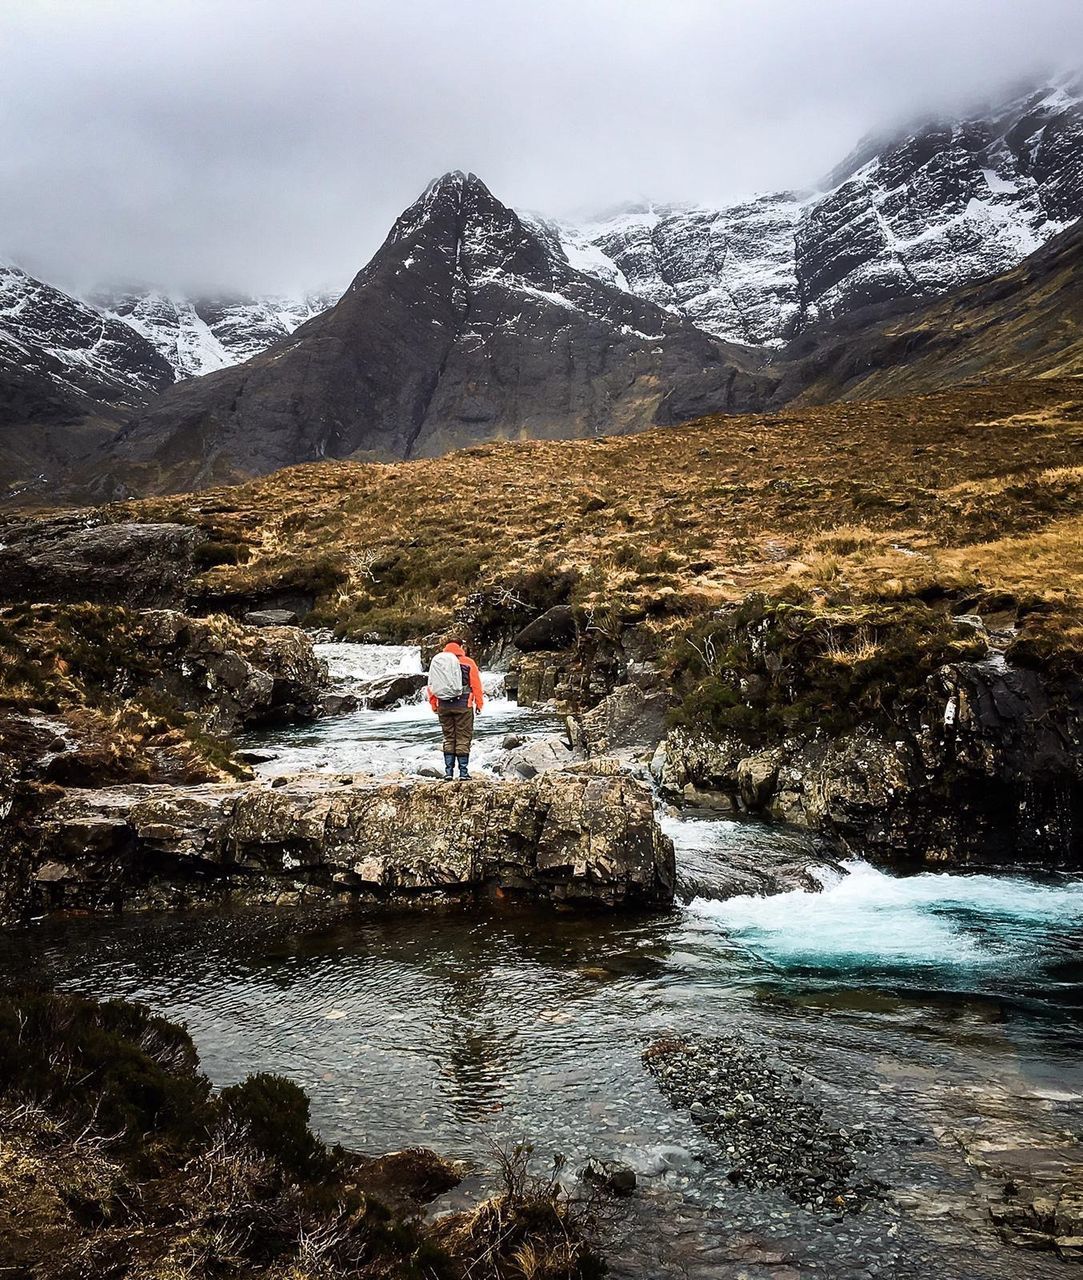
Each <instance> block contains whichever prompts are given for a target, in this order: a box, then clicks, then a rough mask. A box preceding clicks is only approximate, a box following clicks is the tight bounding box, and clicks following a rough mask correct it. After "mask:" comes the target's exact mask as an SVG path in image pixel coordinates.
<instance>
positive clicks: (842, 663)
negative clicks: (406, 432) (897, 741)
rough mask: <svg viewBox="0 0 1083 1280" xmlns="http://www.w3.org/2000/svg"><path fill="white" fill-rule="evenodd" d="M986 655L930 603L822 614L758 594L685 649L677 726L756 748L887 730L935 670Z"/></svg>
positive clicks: (681, 649)
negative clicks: (862, 726)
mask: <svg viewBox="0 0 1083 1280" xmlns="http://www.w3.org/2000/svg"><path fill="white" fill-rule="evenodd" d="M984 652H985V644H984V641H982V640H981V639H980V638H979V637H978V636H977V635H976V634H974V633H972V632H964V631H961V630H960V629H959V628H958V627H956V626H954V625H953V624H952V622H951V621H950V619H949V618H947V617H946V616H945V615H944V614H943V613H940V612H938V611H936V610H934V609H931V608H929V607H928V606H926V605H920V604H918V605H898V606H886V605H879V606H870V607H867V608H862V609H854V610H850V611H847V612H843V611H839V612H837V613H834V614H821V613H817V612H815V611H813V610H812V609H810V608H809V607H807V606H805V605H801V604H796V603H792V602H790V601H787V600H780V599H770V600H769V599H767V598H766V597H764V596H762V595H760V594H754V595H751V596H749V597H748V598H747V599H745V600H744V601H742V602H741V604H739V605H737V606H736V607H735V608H733V609H731V610H730V611H729V612H727V613H726V614H724V615H723V616H722V617H720V618H714V619H710V620H708V621H706V622H703V623H700V624H699V625H698V626H697V627H695V628H694V629H693V630H692V631H691V632H687V633H685V635H684V636H683V637H682V638H681V639H680V640H679V641H678V642H677V647H676V649H675V650H674V651H673V652H672V654H671V662H672V665H673V672H674V676H673V679H674V685H675V687H676V689H677V691H678V692H679V693H680V694H681V697H682V702H681V705H680V706H679V707H678V708H677V711H676V712H675V715H674V720H675V722H676V723H678V724H683V725H686V726H689V727H695V728H706V729H709V730H713V731H714V732H716V733H736V734H738V735H739V736H741V737H743V738H745V739H747V740H749V741H751V742H753V743H757V744H758V743H761V742H762V741H764V740H765V739H770V738H774V737H778V736H780V735H782V734H785V733H787V732H790V731H793V730H810V729H816V728H822V729H824V730H826V731H827V732H830V733H842V732H845V731H847V730H848V729H850V728H853V727H854V726H855V725H857V724H859V723H862V722H865V721H872V722H876V723H882V724H886V723H888V722H890V721H891V719H892V718H893V717H894V716H896V715H897V714H899V713H900V710H901V708H902V707H903V706H904V705H905V704H906V703H907V702H908V700H909V699H911V698H913V697H914V696H916V695H918V694H919V693H920V690H921V687H922V685H923V684H924V681H925V679H926V678H927V677H928V676H929V675H930V674H931V673H932V672H933V671H934V670H936V668H937V667H940V666H942V665H943V664H944V663H946V662H951V661H956V660H962V659H968V658H976V657H980V656H982V655H983V654H984Z"/></svg>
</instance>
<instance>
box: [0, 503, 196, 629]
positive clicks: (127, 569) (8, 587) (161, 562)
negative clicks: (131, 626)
mask: <svg viewBox="0 0 1083 1280" xmlns="http://www.w3.org/2000/svg"><path fill="white" fill-rule="evenodd" d="M200 537H201V535H200V532H199V530H198V529H195V528H193V527H192V526H190V525H183V524H140V523H136V522H134V521H125V522H121V523H116V524H100V523H94V522H93V521H90V520H87V519H84V518H80V517H78V516H60V517H57V518H55V519H51V520H34V521H12V522H10V523H8V524H6V525H4V526H3V527H2V529H0V603H9V602H10V603H15V602H18V603H23V602H37V601H43V602H44V601H48V602H49V603H59V604H74V603H82V602H84V601H85V602H89V603H94V604H126V605H131V606H133V607H135V608H145V607H148V606H155V605H173V604H178V603H180V602H182V601H183V600H184V599H185V597H186V596H187V594H188V584H189V581H190V579H191V578H192V576H193V574H194V573H195V572H196V570H195V551H196V547H197V546H198V544H199V542H200Z"/></svg>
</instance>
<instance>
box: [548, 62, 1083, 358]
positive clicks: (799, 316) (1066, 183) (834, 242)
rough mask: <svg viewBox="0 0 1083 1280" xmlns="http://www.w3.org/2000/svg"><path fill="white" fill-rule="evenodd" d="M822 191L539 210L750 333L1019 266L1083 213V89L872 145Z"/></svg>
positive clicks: (558, 233)
mask: <svg viewBox="0 0 1083 1280" xmlns="http://www.w3.org/2000/svg"><path fill="white" fill-rule="evenodd" d="M824 186H825V189H824V190H822V191H818V192H814V193H810V194H805V195H797V194H794V193H788V192H784V193H780V194H776V195H766V196H761V197H759V198H755V199H751V200H744V201H739V202H736V203H734V204H731V205H727V206H725V207H723V208H721V209H706V208H701V207H696V206H688V205H677V204H668V205H646V206H644V205H640V206H629V207H627V208H624V209H621V210H619V211H617V212H616V213H613V214H608V215H606V216H604V217H601V218H598V219H595V220H592V221H589V222H586V223H581V224H578V225H572V224H569V223H565V222H553V221H546V220H544V219H539V218H537V217H536V216H535V217H534V219H533V222H534V225H535V226H536V227H540V228H542V229H543V230H544V231H545V232H546V233H547V234H548V236H549V238H550V239H551V240H552V241H555V242H558V243H559V244H560V246H561V247H562V248H563V251H564V254H565V256H566V257H567V259H568V261H569V262H570V263H572V264H573V265H574V266H575V267H576V268H577V269H578V270H581V271H585V272H588V273H590V274H592V275H594V276H596V277H597V278H598V279H600V280H604V281H606V282H607V283H611V284H616V285H617V286H618V287H621V288H627V289H630V290H631V291H632V292H633V293H635V294H637V295H638V296H640V297H643V298H646V299H648V300H650V301H652V302H655V303H657V304H659V305H660V306H663V307H666V308H667V309H669V310H671V311H675V312H678V313H680V314H682V315H684V316H686V317H688V318H689V319H690V320H692V321H693V322H694V323H695V324H697V325H698V326H699V327H701V328H703V329H706V330H707V331H708V332H709V333H713V334H716V335H718V336H719V337H723V338H727V339H730V340H732V341H735V342H746V343H751V344H755V345H759V344H765V345H780V344H781V343H782V342H784V341H785V340H786V339H787V338H788V337H790V336H792V334H793V333H794V332H796V331H797V330H799V329H800V328H802V327H804V326H805V325H807V324H809V323H810V322H812V321H815V320H817V319H822V318H831V317H833V316H837V315H839V314H841V313H843V312H846V311H849V310H852V309H854V308H856V307H859V306H863V305H866V304H868V303H875V302H884V301H888V300H891V299H893V298H899V297H914V298H918V297H928V296H935V295H936V294H939V293H943V292H946V291H947V290H949V289H952V288H955V287H956V286H957V285H960V284H963V283H965V282H966V281H968V280H972V279H976V278H980V277H983V276H988V275H993V274H996V273H998V272H1001V271H1007V270H1010V269H1011V268H1012V267H1014V266H1016V265H1017V264H1018V263H1019V262H1021V261H1022V259H1023V258H1025V257H1026V256H1027V255H1028V254H1030V253H1033V252H1034V251H1035V250H1036V249H1038V248H1039V247H1040V246H1041V245H1043V244H1044V243H1045V242H1046V241H1047V240H1049V239H1050V238H1051V237H1052V236H1054V235H1056V234H1057V233H1058V232H1060V231H1062V230H1064V228H1065V227H1067V226H1069V225H1070V224H1071V223H1072V222H1074V221H1075V220H1076V219H1077V218H1079V217H1080V215H1081V214H1083V85H1081V82H1080V80H1079V79H1078V78H1076V79H1067V80H1065V81H1064V82H1062V83H1061V84H1059V85H1054V86H1052V87H1049V88H1045V89H1041V90H1038V91H1035V92H1030V93H1025V94H1021V95H1019V96H1018V97H1016V98H1014V99H1012V100H1011V101H1009V102H1007V103H1004V104H1001V105H1000V106H999V107H997V108H994V109H990V110H988V111H984V112H982V113H981V114H979V115H977V116H975V117H973V118H969V119H967V120H963V121H954V122H947V123H943V122H933V123H927V124H923V125H921V126H920V127H917V128H914V129H911V130H908V131H905V132H904V133H903V134H901V135H899V136H896V137H895V138H892V139H889V140H875V139H866V140H864V141H863V142H862V143H860V144H859V145H858V147H857V148H856V149H855V151H854V152H853V153H852V154H851V155H850V156H849V157H847V159H846V160H845V161H844V162H843V163H842V165H840V166H839V168H838V169H836V170H835V171H834V173H833V174H831V175H830V177H829V178H828V180H827V181H826V182H825V184H824Z"/></svg>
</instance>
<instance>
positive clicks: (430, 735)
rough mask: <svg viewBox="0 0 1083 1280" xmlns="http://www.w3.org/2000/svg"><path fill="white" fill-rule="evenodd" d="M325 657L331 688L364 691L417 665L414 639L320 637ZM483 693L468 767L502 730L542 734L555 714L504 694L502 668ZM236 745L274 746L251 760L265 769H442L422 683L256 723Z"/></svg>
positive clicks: (479, 761)
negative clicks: (385, 698)
mask: <svg viewBox="0 0 1083 1280" xmlns="http://www.w3.org/2000/svg"><path fill="white" fill-rule="evenodd" d="M315 648H316V652H317V654H318V655H319V657H321V658H323V659H324V661H326V663H327V666H328V672H329V676H330V683H331V689H332V691H333V692H335V693H338V694H351V695H353V696H355V697H362V698H363V697H364V696H365V695H366V693H368V692H369V691H370V690H371V689H372V687H373V685H374V684H375V685H379V684H381V683H390V682H391V681H392V680H394V679H396V678H398V677H401V676H410V675H418V674H420V673H422V671H423V670H424V668H423V666H422V662H421V650H420V649H419V648H417V647H416V646H413V645H377V644H356V643H352V642H336V643H321V644H317V645H316V646H315ZM481 679H482V685H483V686H484V689H485V695H486V701H485V707H484V710H483V711H482V712H481V714H480V715H479V716H478V717H477V719H476V721H475V726H474V749H473V751H472V752H471V758H472V761H473V765H474V769H475V772H481V773H484V772H485V769H486V764H487V762H488V761H489V760H490V759H491V758H492V757H493V756H494V755H495V754H496V753H497V752H499V751H500V750H501V749H502V744H503V741H504V739H505V738H506V737H507V735H508V734H515V735H516V736H519V737H523V738H529V737H544V736H545V735H546V734H549V733H552V732H553V728H554V724H555V723H556V721H555V718H554V717H552V716H550V715H548V714H546V712H544V711H542V710H537V709H534V708H530V707H520V706H518V704H517V703H514V702H512V701H510V700H509V699H508V698H507V697H505V696H504V679H505V673H504V672H502V671H483V672H482V673H481ZM241 745H242V746H243V747H245V748H247V749H250V750H253V749H254V750H257V751H260V752H266V753H268V754H273V756H274V759H272V760H268V761H266V762H265V763H263V764H260V765H258V766H257V768H258V771H259V772H260V773H262V774H264V775H266V776H268V777H273V776H276V775H280V774H288V773H308V772H315V773H369V774H372V775H373V776H376V777H383V776H387V775H394V774H406V775H417V774H418V773H419V772H420V771H421V770H423V769H432V770H437V771H439V772H442V761H443V758H442V755H441V752H440V726H439V723H438V722H437V719H436V716H435V715H434V714H433V712H432V709H431V707H430V706H429V704H428V700H427V699H426V696H425V691H424V689H422V690H420V691H419V692H417V693H416V694H411V696H410V697H409V698H407V699H405V700H404V701H402V702H399V703H398V704H397V705H396V706H393V707H389V708H387V709H386V710H380V711H375V710H370V709H369V708H368V707H366V706H361V707H359V708H358V709H357V710H356V711H352V712H347V713H345V714H343V715H337V716H328V717H326V718H325V719H322V720H317V721H315V722H314V723H313V724H308V725H303V726H290V727H288V728H282V729H275V730H271V731H260V732H257V733H251V734H248V735H246V736H245V738H244V739H243V740H242V743H241Z"/></svg>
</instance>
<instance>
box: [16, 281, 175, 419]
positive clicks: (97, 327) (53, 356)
mask: <svg viewBox="0 0 1083 1280" xmlns="http://www.w3.org/2000/svg"><path fill="white" fill-rule="evenodd" d="M0 364H2V365H3V366H5V367H6V368H9V369H12V370H17V371H18V373H19V375H20V377H21V378H22V379H26V378H32V379H36V380H38V381H39V382H40V383H41V384H42V385H45V384H48V385H49V386H50V387H51V388H52V390H53V391H54V392H55V393H57V394H60V395H66V396H72V397H87V398H89V399H91V400H99V401H104V402H107V403H110V404H123V403H136V402H139V401H142V400H145V399H146V398H147V396H148V395H150V394H152V393H153V392H155V391H158V390H160V389H161V388H162V387H163V386H167V385H168V384H169V383H171V382H172V381H173V370H172V369H171V367H170V366H169V364H168V363H167V362H166V361H165V360H164V359H162V357H161V356H160V355H159V354H158V352H157V350H156V349H155V347H154V346H153V345H152V344H151V343H150V342H148V341H147V340H146V338H144V337H143V336H142V335H141V334H139V333H136V332H135V331H134V330H133V329H132V328H131V327H130V326H129V325H127V324H125V323H124V322H123V321H121V320H118V319H115V318H113V317H110V316H105V315H102V313H101V312H100V311H97V310H95V308H94V307H91V306H89V305H88V304H87V303H85V302H81V301H80V300H79V299H78V298H74V297H72V296H71V295H70V294H67V293H64V292H63V291H62V290H60V289H56V288H54V287H53V286H52V285H50V284H45V283H44V281H41V280H37V279H35V278H34V277H33V276H31V275H28V274H27V273H26V272H25V271H23V270H21V269H20V268H19V267H16V266H13V265H11V264H4V263H0Z"/></svg>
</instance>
